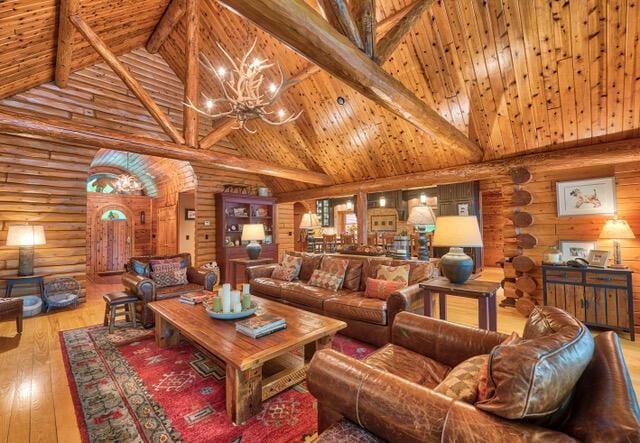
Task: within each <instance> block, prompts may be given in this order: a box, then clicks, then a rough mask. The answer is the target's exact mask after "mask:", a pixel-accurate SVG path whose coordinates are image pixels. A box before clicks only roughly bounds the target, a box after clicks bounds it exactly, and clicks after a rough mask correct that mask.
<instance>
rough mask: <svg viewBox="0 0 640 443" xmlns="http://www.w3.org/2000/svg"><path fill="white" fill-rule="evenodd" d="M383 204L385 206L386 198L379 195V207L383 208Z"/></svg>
mask: <svg viewBox="0 0 640 443" xmlns="http://www.w3.org/2000/svg"><path fill="white" fill-rule="evenodd" d="M385 206H387V199H386V198H384V195H383V196H382V197H380V207H381V208H384V207H385Z"/></svg>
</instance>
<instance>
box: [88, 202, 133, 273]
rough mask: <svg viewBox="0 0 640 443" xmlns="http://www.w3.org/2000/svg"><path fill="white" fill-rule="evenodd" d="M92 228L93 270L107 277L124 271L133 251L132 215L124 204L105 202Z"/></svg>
mask: <svg viewBox="0 0 640 443" xmlns="http://www.w3.org/2000/svg"><path fill="white" fill-rule="evenodd" d="M92 226H93V227H94V229H93V242H92V247H93V253H92V257H93V258H94V270H95V273H96V275H99V276H106V275H113V274H119V273H121V272H123V271H124V265H125V264H126V263H127V261H128V260H129V258H130V257H131V255H132V251H133V250H134V241H135V238H134V234H133V214H132V213H131V211H130V210H129V209H128V208H126V207H124V206H121V205H114V204H106V205H104V206H102V207H101V208H99V209H98V211H97V212H96V215H95V220H94V221H93V223H92Z"/></svg>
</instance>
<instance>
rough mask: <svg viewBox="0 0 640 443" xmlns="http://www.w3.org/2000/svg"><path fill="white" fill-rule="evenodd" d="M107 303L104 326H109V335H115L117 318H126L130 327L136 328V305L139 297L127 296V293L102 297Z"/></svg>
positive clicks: (115, 293) (114, 293)
mask: <svg viewBox="0 0 640 443" xmlns="http://www.w3.org/2000/svg"><path fill="white" fill-rule="evenodd" d="M102 298H103V299H104V301H105V306H104V326H109V334H111V333H113V328H114V326H115V323H116V317H121V316H125V317H128V318H129V320H127V321H126V323H127V325H124V324H123V325H120V326H128V325H129V324H131V325H132V326H133V327H134V328H135V327H136V303H137V302H138V297H136V296H135V295H130V294H127V293H126V292H111V293H109V294H105V295H103V296H102Z"/></svg>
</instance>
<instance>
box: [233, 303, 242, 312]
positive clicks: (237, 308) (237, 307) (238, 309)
mask: <svg viewBox="0 0 640 443" xmlns="http://www.w3.org/2000/svg"><path fill="white" fill-rule="evenodd" d="M233 312H242V303H240V302H238V303H236V304H235V305H233Z"/></svg>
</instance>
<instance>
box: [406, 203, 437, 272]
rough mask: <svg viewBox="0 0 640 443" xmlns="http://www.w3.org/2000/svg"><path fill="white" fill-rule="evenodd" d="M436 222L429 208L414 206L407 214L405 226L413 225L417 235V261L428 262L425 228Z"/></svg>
mask: <svg viewBox="0 0 640 443" xmlns="http://www.w3.org/2000/svg"><path fill="white" fill-rule="evenodd" d="M435 222H436V216H435V214H434V213H433V210H432V209H431V208H430V207H429V206H415V207H413V208H412V209H411V212H410V213H409V219H408V220H407V224H409V225H413V228H414V229H415V230H416V232H417V233H418V244H419V248H418V259H419V260H429V248H428V247H427V226H428V225H433V224H435Z"/></svg>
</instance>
